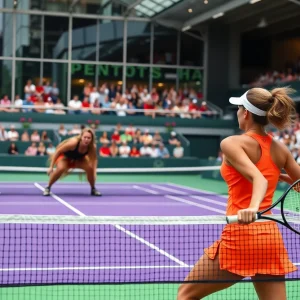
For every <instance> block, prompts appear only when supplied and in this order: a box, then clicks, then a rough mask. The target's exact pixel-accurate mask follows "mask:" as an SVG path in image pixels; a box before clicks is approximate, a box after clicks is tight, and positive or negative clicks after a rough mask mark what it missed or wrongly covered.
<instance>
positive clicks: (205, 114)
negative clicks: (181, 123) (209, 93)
mask: <svg viewBox="0 0 300 300" xmlns="http://www.w3.org/2000/svg"><path fill="white" fill-rule="evenodd" d="M199 111H200V113H201V116H202V117H206V118H207V117H209V116H210V115H211V111H210V110H209V108H208V106H207V104H206V102H205V101H202V103H201V106H200V108H199Z"/></svg>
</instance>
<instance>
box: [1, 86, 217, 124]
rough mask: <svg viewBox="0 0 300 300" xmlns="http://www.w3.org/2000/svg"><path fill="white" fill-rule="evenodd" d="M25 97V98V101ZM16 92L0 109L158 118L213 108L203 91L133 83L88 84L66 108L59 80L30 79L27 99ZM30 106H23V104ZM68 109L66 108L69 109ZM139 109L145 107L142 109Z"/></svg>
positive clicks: (204, 113)
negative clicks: (36, 81) (38, 81)
mask: <svg viewBox="0 0 300 300" xmlns="http://www.w3.org/2000/svg"><path fill="white" fill-rule="evenodd" d="M23 99H24V100H23ZM23 99H22V98H21V96H20V95H16V97H15V102H14V106H15V107H14V108H11V107H10V106H11V105H12V103H11V100H10V99H9V97H8V95H4V96H3V98H2V99H1V100H0V111H3V112H20V111H21V110H22V111H23V112H28V111H32V112H37V113H50V114H54V113H55V114H66V113H69V114H96V115H100V114H114V115H117V116H119V117H125V116H127V115H145V116H150V117H152V118H155V117H157V116H166V115H167V116H171V117H177V116H179V117H180V118H189V119H191V118H193V119H195V118H201V117H210V116H211V115H212V114H213V111H212V110H211V109H210V108H209V107H208V105H207V103H206V102H205V101H202V99H203V95H202V93H201V92H196V91H195V90H194V89H188V88H186V89H179V90H178V91H176V90H175V89H174V88H170V89H164V90H163V91H162V92H160V93H159V92H158V91H157V89H156V88H152V90H151V91H149V90H148V87H147V86H142V85H140V86H138V85H136V84H134V85H133V86H132V87H130V88H127V89H126V91H125V93H122V86H120V85H117V86H115V85H114V84H110V85H108V84H107V83H103V84H102V85H101V86H99V87H96V86H93V85H92V83H87V84H86V86H85V87H84V89H83V92H82V94H81V95H73V97H72V99H70V101H67V103H68V104H67V107H66V106H65V105H64V104H63V103H62V102H63V101H61V99H60V97H59V88H58V87H57V85H56V83H53V84H52V85H50V82H46V84H45V85H42V84H41V85H39V86H35V85H34V84H33V83H32V81H31V80H28V82H27V84H26V85H25V87H24V98H23ZM23 105H24V106H25V105H26V106H28V107H27V108H21V106H23ZM66 108H67V109H66ZM137 109H142V110H145V111H143V112H141V111H137Z"/></svg>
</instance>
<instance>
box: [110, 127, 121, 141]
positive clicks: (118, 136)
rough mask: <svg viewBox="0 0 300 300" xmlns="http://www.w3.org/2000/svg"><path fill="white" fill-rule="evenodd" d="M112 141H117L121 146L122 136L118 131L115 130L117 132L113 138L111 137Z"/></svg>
mask: <svg viewBox="0 0 300 300" xmlns="http://www.w3.org/2000/svg"><path fill="white" fill-rule="evenodd" d="M111 140H112V141H115V142H116V143H117V144H120V143H121V136H120V134H119V131H118V130H115V131H114V133H113V134H112V136H111Z"/></svg>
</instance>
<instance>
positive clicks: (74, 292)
mask: <svg viewBox="0 0 300 300" xmlns="http://www.w3.org/2000/svg"><path fill="white" fill-rule="evenodd" d="M224 226H226V225H225V217H223V216H201V217H199V216H196V217H193V216H189V217H92V216H36V215H0V298H1V299H6V300H24V299H26V300H27V299H28V300H29V299H30V300H37V299H39V300H40V299H41V300H42V299H43V300H44V299H47V300H54V299H55V300H62V299H64V300H74V299H76V300H79V299H84V300H89V299H111V300H112V299H125V300H127V299H128V300H129V299H130V300H132V299H136V300H137V299H139V300H140V299H145V300H150V299H152V300H171V299H174V300H175V299H177V291H178V287H179V285H180V284H182V282H183V280H184V279H185V278H186V276H187V275H188V274H189V272H190V270H191V269H192V267H193V265H194V264H195V263H196V262H197V261H198V259H199V258H200V257H201V256H202V255H203V249H204V248H206V247H209V246H210V245H212V244H213V242H214V241H216V240H217V239H219V238H220V235H221V232H222V230H223V229H224ZM253 226H254V225H250V226H239V225H235V226H234V227H232V225H231V227H229V229H227V230H229V236H230V234H232V235H235V236H236V235H237V234H241V235H242V234H245V232H246V231H248V230H249V231H251V230H253V228H252V227H253ZM255 226H259V228H260V230H262V231H264V232H268V234H269V235H272V234H275V235H277V242H278V239H279V237H280V233H278V232H277V227H278V228H279V230H280V232H281V234H282V237H283V241H284V244H285V247H286V249H287V252H288V255H289V259H290V260H291V261H292V262H293V263H294V265H295V266H297V265H299V263H300V252H299V251H298V250H297V249H299V247H300V239H299V236H297V235H296V234H294V233H292V232H291V231H290V230H288V229H287V228H285V227H282V226H281V225H279V226H277V225H276V224H274V223H273V222H265V223H256V224H255ZM226 228H228V227H226ZM268 234H267V235H265V236H263V237H262V238H261V239H259V238H258V236H257V235H253V236H252V240H247V241H246V240H245V241H244V242H238V241H237V243H236V247H237V248H236V249H235V251H236V252H237V255H230V256H229V255H227V256H226V251H225V252H224V249H223V258H224V255H225V259H226V261H227V263H228V265H229V266H230V267H231V268H235V269H237V270H238V269H243V266H244V264H245V262H248V265H250V266H251V268H253V269H255V268H259V267H263V268H265V269H267V270H273V272H276V270H275V269H276V268H275V267H274V261H273V259H274V257H275V256H276V257H277V259H280V257H282V260H283V256H284V253H283V252H281V250H282V249H280V247H279V246H278V245H277V244H276V243H274V245H272V253H270V243H272V238H270V236H268ZM231 245H232V244H231ZM253 245H256V246H253ZM266 248H268V249H269V250H268V251H265V249H266ZM240 250H241V252H240ZM231 253H232V252H231ZM239 253H243V255H242V256H239ZM258 257H259V259H258ZM262 258H263V260H262ZM249 262H250V263H249ZM282 267H284V264H283V266H282ZM204 268H206V269H207V267H206V265H205V264H204V266H202V267H200V268H199V270H198V271H196V272H195V273H194V276H192V277H191V278H189V282H190V283H197V284H199V285H202V286H205V285H206V284H208V283H220V282H223V283H224V282H227V283H228V282H231V283H236V281H235V279H234V280H233V281H232V279H230V278H228V277H224V276H223V275H220V274H219V273H216V272H214V271H213V269H210V268H208V275H209V276H208V277H207V278H201V277H200V273H201V272H202V271H203V270H204ZM274 268H275V269H274ZM286 271H292V267H291V266H288V265H287V264H286ZM299 275H300V273H299V271H297V270H296V271H293V272H290V273H289V274H288V275H287V276H286V278H285V280H286V286H287V294H288V299H299V295H298V291H299V288H300V284H299V281H298V280H299V278H300V276H299ZM259 280H263V281H264V280H266V279H262V278H260V279H259ZM274 280H279V279H278V278H269V279H267V280H266V281H274ZM185 284H187V283H185ZM205 299H211V300H216V299H222V300H223V299H229V300H234V299H239V300H243V299H257V296H256V294H255V291H254V288H253V285H252V284H251V280H250V279H249V278H248V277H246V278H245V279H244V280H242V281H240V282H237V283H236V284H235V285H233V286H232V287H230V288H229V289H226V290H223V291H220V292H218V293H216V294H214V295H210V296H208V297H207V298H205Z"/></svg>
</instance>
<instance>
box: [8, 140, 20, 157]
mask: <svg viewBox="0 0 300 300" xmlns="http://www.w3.org/2000/svg"><path fill="white" fill-rule="evenodd" d="M7 153H8V154H10V155H18V154H19V150H18V147H17V146H16V144H15V143H11V144H10V146H9V148H8V150H7Z"/></svg>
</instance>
